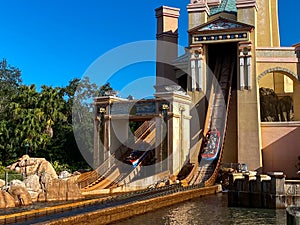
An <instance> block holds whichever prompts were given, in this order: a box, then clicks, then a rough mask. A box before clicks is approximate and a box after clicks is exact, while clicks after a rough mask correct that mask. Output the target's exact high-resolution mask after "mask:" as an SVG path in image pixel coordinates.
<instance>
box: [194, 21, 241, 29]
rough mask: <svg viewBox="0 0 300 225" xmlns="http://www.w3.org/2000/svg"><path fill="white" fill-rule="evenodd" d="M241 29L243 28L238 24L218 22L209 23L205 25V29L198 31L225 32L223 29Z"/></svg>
mask: <svg viewBox="0 0 300 225" xmlns="http://www.w3.org/2000/svg"><path fill="white" fill-rule="evenodd" d="M242 27H243V26H242V25H240V24H236V23H231V22H228V21H222V20H218V21H216V22H214V23H210V24H208V25H206V26H205V27H202V28H201V29H199V31H202V30H225V29H234V28H242Z"/></svg>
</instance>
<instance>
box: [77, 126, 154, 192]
mask: <svg viewBox="0 0 300 225" xmlns="http://www.w3.org/2000/svg"><path fill="white" fill-rule="evenodd" d="M153 123H155V122H154V121H145V122H144V123H143V124H142V125H141V126H140V127H139V128H138V129H137V130H136V132H135V133H134V134H135V137H137V139H136V140H129V141H128V142H126V143H125V144H124V145H125V146H124V145H121V146H120V147H119V148H118V149H117V150H116V151H115V152H114V153H112V154H111V155H110V156H109V157H108V158H107V159H106V160H105V161H104V162H103V163H102V164H101V165H100V166H99V167H98V168H97V169H95V170H94V171H92V172H90V173H87V174H85V173H83V174H81V175H80V177H79V178H78V179H77V184H78V186H79V188H81V189H83V188H84V189H87V188H90V187H91V186H93V184H98V183H99V182H100V181H102V180H103V178H105V176H107V175H108V174H107V172H108V168H110V167H112V166H113V165H114V164H115V162H116V160H118V159H117V158H121V157H122V156H123V155H124V154H126V153H127V152H128V151H129V149H128V148H127V147H126V146H133V145H135V144H137V142H141V141H142V140H141V139H140V136H141V135H143V134H144V133H148V132H149V126H151V127H153ZM142 131H144V132H142Z"/></svg>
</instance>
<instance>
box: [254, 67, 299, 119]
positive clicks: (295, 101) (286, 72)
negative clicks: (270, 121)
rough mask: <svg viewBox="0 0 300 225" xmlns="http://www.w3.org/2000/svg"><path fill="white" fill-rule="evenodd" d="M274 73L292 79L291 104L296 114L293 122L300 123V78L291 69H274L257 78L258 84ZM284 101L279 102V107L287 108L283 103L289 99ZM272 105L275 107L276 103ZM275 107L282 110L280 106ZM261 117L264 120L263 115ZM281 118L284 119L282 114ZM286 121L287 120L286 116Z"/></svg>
mask: <svg viewBox="0 0 300 225" xmlns="http://www.w3.org/2000/svg"><path fill="white" fill-rule="evenodd" d="M272 73H279V74H282V75H284V76H287V77H288V78H290V79H291V80H292V81H293V100H292V102H291V103H290V104H292V107H293V114H294V119H293V120H297V121H299V120H300V100H299V98H300V76H299V75H298V74H296V73H294V72H293V71H291V70H289V69H286V68H283V67H274V68H270V69H267V70H265V71H264V72H262V73H261V74H260V75H259V76H257V82H259V81H260V80H261V79H262V78H263V77H264V76H266V75H268V74H272ZM274 87H275V86H274ZM274 89H275V88H274ZM282 100H283V101H281V102H278V104H279V105H280V104H281V105H282V106H283V107H285V106H284V105H283V102H285V103H287V99H282ZM270 104H273V106H274V102H273V103H270ZM261 107H262V105H261ZM275 107H277V109H279V108H280V106H275ZM261 111H262V109H261ZM279 111H280V109H279ZM261 113H262V112H261ZM261 116H262V119H263V115H261ZM281 117H283V115H282V114H281ZM287 117H289V116H287ZM285 120H286V116H285Z"/></svg>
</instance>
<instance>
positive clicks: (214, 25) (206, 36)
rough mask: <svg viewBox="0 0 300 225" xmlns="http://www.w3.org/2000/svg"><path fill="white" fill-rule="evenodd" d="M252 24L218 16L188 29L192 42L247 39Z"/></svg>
mask: <svg viewBox="0 0 300 225" xmlns="http://www.w3.org/2000/svg"><path fill="white" fill-rule="evenodd" d="M253 29H254V27H253V26H251V25H248V24H244V23H240V22H237V21H234V20H230V19H226V18H223V17H218V18H216V19H214V20H212V21H209V22H207V23H205V24H202V25H200V26H197V27H195V28H193V29H191V30H189V34H190V35H191V37H192V38H191V40H192V44H201V43H207V42H224V41H248V40H249V37H250V32H251V31H252V30H253Z"/></svg>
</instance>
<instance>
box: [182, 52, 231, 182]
mask: <svg viewBox="0 0 300 225" xmlns="http://www.w3.org/2000/svg"><path fill="white" fill-rule="evenodd" d="M221 61H222V62H221ZM221 65H222V66H221ZM234 65H235V57H233V56H231V57H224V56H223V57H222V56H219V57H218V58H217V62H216V67H215V71H214V74H217V76H218V77H217V80H216V82H218V84H219V86H218V85H217V86H216V85H212V89H211V91H210V95H209V96H208V97H209V105H208V109H207V116H206V120H205V127H204V134H206V133H207V132H208V130H209V129H211V128H213V127H221V131H222V134H221V140H220V142H221V146H220V149H219V152H218V156H217V159H215V160H214V161H211V162H210V163H209V164H208V162H207V161H204V160H201V162H200V163H196V164H195V165H194V167H193V169H192V170H191V172H190V174H189V175H188V176H187V177H186V178H185V179H184V180H186V181H187V182H188V184H189V185H194V184H202V183H204V184H205V186H211V185H213V184H214V183H215V181H216V178H217V175H218V171H219V169H220V165H221V161H222V156H223V149H224V143H225V136H226V131H227V125H228V114H229V106H230V101H231V89H232V77H233V68H234ZM212 82H213V83H214V81H212ZM215 87H217V88H215ZM218 87H220V89H219V90H216V89H218ZM221 92H222V96H224V100H225V102H224V103H225V105H224V106H222V104H221V105H219V104H220V103H219V102H220V100H221V98H218V96H219V95H221ZM220 111H225V112H224V113H225V115H224V118H222V115H220ZM223 119H224V121H223ZM222 123H223V124H222ZM202 142H203V141H202ZM202 146H203V145H202V143H201V147H200V151H199V152H198V155H199V154H201V152H202ZM198 155H197V157H198Z"/></svg>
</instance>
